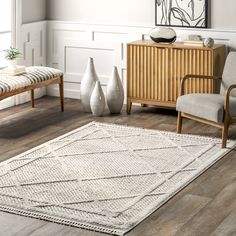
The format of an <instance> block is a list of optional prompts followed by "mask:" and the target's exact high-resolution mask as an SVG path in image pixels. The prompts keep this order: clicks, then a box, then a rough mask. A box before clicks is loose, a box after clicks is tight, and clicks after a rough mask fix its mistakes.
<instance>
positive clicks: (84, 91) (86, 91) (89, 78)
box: [80, 57, 98, 112]
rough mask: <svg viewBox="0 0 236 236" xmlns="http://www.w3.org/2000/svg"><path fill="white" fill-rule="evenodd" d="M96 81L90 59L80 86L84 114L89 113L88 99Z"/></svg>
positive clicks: (91, 59) (96, 77)
mask: <svg viewBox="0 0 236 236" xmlns="http://www.w3.org/2000/svg"><path fill="white" fill-rule="evenodd" d="M96 81H98V76H97V73H96V71H95V67H94V62H93V58H91V57H90V58H89V59H88V64H87V68H86V71H85V73H84V76H83V78H82V81H81V86H80V98H81V103H82V106H83V108H84V111H85V112H91V107H90V98H91V94H92V92H93V89H94V87H95V83H96Z"/></svg>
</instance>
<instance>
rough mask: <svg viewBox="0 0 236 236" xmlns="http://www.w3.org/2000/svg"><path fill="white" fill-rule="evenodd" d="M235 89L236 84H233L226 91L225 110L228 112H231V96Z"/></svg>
mask: <svg viewBox="0 0 236 236" xmlns="http://www.w3.org/2000/svg"><path fill="white" fill-rule="evenodd" d="M233 89H236V84H231V85H230V86H229V87H228V89H227V91H226V93H225V101H224V110H225V112H227V113H228V112H229V98H230V94H231V92H232V90H233Z"/></svg>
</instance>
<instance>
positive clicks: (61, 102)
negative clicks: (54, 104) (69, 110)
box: [59, 77, 64, 112]
mask: <svg viewBox="0 0 236 236" xmlns="http://www.w3.org/2000/svg"><path fill="white" fill-rule="evenodd" d="M59 91H60V104H61V111H62V112H64V84H63V77H61V81H60V84H59Z"/></svg>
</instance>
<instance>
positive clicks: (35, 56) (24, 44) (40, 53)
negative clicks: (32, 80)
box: [15, 21, 47, 105]
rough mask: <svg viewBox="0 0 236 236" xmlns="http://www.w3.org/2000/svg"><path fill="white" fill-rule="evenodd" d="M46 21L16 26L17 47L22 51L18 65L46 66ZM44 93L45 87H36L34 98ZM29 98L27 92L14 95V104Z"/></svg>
mask: <svg viewBox="0 0 236 236" xmlns="http://www.w3.org/2000/svg"><path fill="white" fill-rule="evenodd" d="M46 34H47V21H40V22H35V23H29V24H22V25H20V26H18V30H17V39H18V40H17V48H19V50H20V51H21V52H22V54H23V55H22V57H21V58H19V59H18V64H19V65H25V66H46V48H47V40H46V39H47V37H46ZM43 95H46V88H42V89H36V90H35V98H39V97H42V96H43ZM29 100H30V94H29V92H26V93H22V94H19V95H16V96H15V104H16V105H18V104H21V103H25V102H27V101H29Z"/></svg>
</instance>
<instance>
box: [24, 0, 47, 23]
mask: <svg viewBox="0 0 236 236" xmlns="http://www.w3.org/2000/svg"><path fill="white" fill-rule="evenodd" d="M45 18H46V0H22V23H30V22H35V21H41V20H45Z"/></svg>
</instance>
